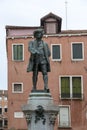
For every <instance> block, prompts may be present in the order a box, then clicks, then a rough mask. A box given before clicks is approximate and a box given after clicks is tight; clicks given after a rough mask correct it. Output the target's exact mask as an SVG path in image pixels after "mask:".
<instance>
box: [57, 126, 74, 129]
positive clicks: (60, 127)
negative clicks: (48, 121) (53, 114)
mask: <svg viewBox="0 0 87 130" xmlns="http://www.w3.org/2000/svg"><path fill="white" fill-rule="evenodd" d="M58 129H72V127H71V126H69V127H68V126H67V127H64V126H58Z"/></svg>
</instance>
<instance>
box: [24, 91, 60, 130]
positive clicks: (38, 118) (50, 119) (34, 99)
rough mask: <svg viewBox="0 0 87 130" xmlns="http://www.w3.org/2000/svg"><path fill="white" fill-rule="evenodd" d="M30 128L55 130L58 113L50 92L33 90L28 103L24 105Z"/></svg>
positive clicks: (32, 129)
mask: <svg viewBox="0 0 87 130" xmlns="http://www.w3.org/2000/svg"><path fill="white" fill-rule="evenodd" d="M22 111H23V112H24V115H25V118H26V121H27V125H28V130H53V129H54V124H55V120H56V117H57V114H58V106H56V105H54V103H53V98H52V96H51V94H50V92H45V91H35V92H34V91H33V92H31V93H30V95H29V99H28V102H27V104H26V105H24V106H22Z"/></svg>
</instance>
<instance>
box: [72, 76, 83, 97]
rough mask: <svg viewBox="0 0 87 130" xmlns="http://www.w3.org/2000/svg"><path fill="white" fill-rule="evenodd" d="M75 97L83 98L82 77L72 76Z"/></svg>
mask: <svg viewBox="0 0 87 130" xmlns="http://www.w3.org/2000/svg"><path fill="white" fill-rule="evenodd" d="M72 93H73V98H81V77H72Z"/></svg>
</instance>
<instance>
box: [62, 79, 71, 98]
mask: <svg viewBox="0 0 87 130" xmlns="http://www.w3.org/2000/svg"><path fill="white" fill-rule="evenodd" d="M61 97H62V98H70V78H69V77H61Z"/></svg>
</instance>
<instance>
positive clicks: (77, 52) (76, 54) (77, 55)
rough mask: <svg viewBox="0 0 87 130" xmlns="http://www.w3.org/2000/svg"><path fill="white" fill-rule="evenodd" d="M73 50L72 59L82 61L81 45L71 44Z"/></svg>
mask: <svg viewBox="0 0 87 130" xmlns="http://www.w3.org/2000/svg"><path fill="white" fill-rule="evenodd" d="M72 49H73V59H82V58H83V55H82V43H79V44H72Z"/></svg>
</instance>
